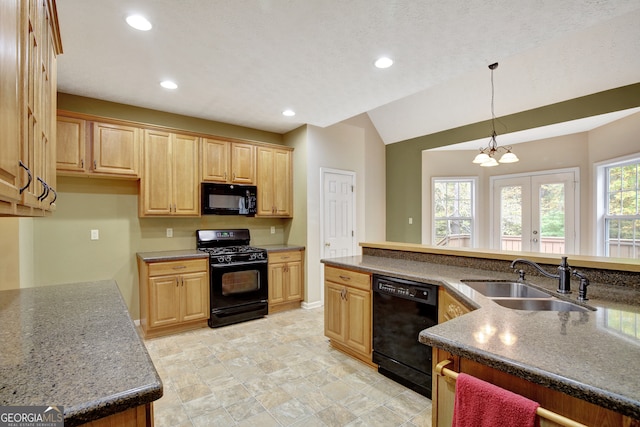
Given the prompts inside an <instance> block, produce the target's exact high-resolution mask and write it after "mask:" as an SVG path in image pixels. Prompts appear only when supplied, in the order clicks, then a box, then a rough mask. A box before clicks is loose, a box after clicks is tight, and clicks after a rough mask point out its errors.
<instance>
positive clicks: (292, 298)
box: [269, 249, 304, 314]
mask: <svg viewBox="0 0 640 427" xmlns="http://www.w3.org/2000/svg"><path fill="white" fill-rule="evenodd" d="M303 259H304V249H303V250H293V251H284V252H272V253H269V313H270V314H271V313H277V312H279V311H284V310H290V309H292V308H299V307H300V303H301V302H302V300H303V299H304V267H303V266H304V261H303Z"/></svg>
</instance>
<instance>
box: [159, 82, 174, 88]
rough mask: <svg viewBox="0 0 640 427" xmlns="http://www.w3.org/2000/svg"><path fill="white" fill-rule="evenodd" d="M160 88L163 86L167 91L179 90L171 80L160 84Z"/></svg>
mask: <svg viewBox="0 0 640 427" xmlns="http://www.w3.org/2000/svg"><path fill="white" fill-rule="evenodd" d="M160 86H162V87H163V88H165V89H178V85H177V84H175V83H174V82H172V81H171V80H165V81H163V82H160Z"/></svg>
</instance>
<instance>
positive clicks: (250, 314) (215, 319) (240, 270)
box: [196, 228, 269, 328]
mask: <svg viewBox="0 0 640 427" xmlns="http://www.w3.org/2000/svg"><path fill="white" fill-rule="evenodd" d="M250 241H251V236H250V233H249V230H248V229H244V228H243V229H232V230H197V231H196V247H197V249H198V250H200V251H204V252H208V253H209V262H210V279H209V282H210V283H209V286H210V292H209V294H210V307H211V316H210V317H209V326H210V327H212V328H216V327H219V326H224V325H229V324H232V323H238V322H243V321H245V320H250V319H257V318H260V317H263V316H264V315H266V314H267V313H268V311H269V289H268V269H267V250H266V249H261V248H256V247H253V246H251V245H250V244H249V243H250Z"/></svg>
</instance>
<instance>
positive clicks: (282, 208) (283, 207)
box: [256, 147, 293, 218]
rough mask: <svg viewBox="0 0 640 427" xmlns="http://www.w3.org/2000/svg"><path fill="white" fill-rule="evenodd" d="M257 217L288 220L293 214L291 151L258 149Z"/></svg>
mask: <svg viewBox="0 0 640 427" xmlns="http://www.w3.org/2000/svg"><path fill="white" fill-rule="evenodd" d="M257 169H258V212H257V214H256V215H257V216H269V217H284V218H288V217H291V216H292V213H293V200H292V194H293V190H292V185H293V177H292V171H291V169H292V168H291V149H288V148H274V147H258V165H257Z"/></svg>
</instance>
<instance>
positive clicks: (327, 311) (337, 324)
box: [324, 266, 375, 366]
mask: <svg viewBox="0 0 640 427" xmlns="http://www.w3.org/2000/svg"><path fill="white" fill-rule="evenodd" d="M324 287H325V292H324V295H325V307H324V334H325V336H327V337H328V338H329V339H330V342H331V345H332V346H334V347H335V348H337V349H338V350H341V351H343V352H345V353H347V354H349V355H351V356H353V357H355V358H357V359H359V360H361V361H363V362H365V363H367V364H369V365H372V366H375V365H374V364H373V362H372V360H371V352H372V334H371V327H372V325H371V320H372V317H371V302H372V300H371V275H369V274H365V273H360V272H356V271H351V270H346V269H341V268H335V267H329V266H325V268H324Z"/></svg>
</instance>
